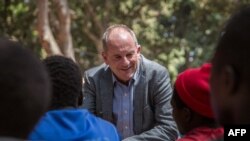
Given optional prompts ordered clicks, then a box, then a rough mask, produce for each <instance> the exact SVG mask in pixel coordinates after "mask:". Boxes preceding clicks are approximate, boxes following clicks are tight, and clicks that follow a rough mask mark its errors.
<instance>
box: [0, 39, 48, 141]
mask: <svg viewBox="0 0 250 141" xmlns="http://www.w3.org/2000/svg"><path fill="white" fill-rule="evenodd" d="M0 68H1V69H0V92H1V94H0V111H1V112H0V118H1V120H0V136H6V137H14V138H21V139H26V138H27V137H28V135H29V133H30V132H31V131H32V130H33V128H34V126H35V125H36V123H37V122H38V120H39V119H40V117H41V116H42V115H43V114H44V113H45V112H46V111H47V109H48V105H49V100H50V83H49V78H48V74H47V71H46V69H45V67H44V66H43V64H42V63H41V61H40V60H39V59H38V58H37V57H35V56H34V55H33V54H32V53H31V52H29V51H28V50H26V49H24V48H22V46H21V45H20V44H18V43H16V42H13V41H10V40H6V39H0Z"/></svg>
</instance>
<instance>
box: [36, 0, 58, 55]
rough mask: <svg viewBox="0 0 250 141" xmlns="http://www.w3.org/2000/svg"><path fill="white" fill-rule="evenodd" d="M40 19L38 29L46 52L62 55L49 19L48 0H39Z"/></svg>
mask: <svg viewBox="0 0 250 141" xmlns="http://www.w3.org/2000/svg"><path fill="white" fill-rule="evenodd" d="M37 8H38V20H37V29H38V35H39V39H40V42H41V44H42V47H43V48H44V49H45V51H46V53H47V54H48V55H49V56H50V55H55V54H58V55H62V52H61V51H60V49H59V47H58V45H57V43H56V41H55V38H54V36H53V34H52V32H51V29H50V26H49V19H48V10H49V8H48V0H38V2H37Z"/></svg>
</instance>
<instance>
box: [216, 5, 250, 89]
mask: <svg viewBox="0 0 250 141" xmlns="http://www.w3.org/2000/svg"><path fill="white" fill-rule="evenodd" d="M249 37H250V7H249V6H248V7H246V8H243V10H241V11H238V12H237V13H236V14H234V15H233V16H232V17H231V19H230V20H229V21H228V22H227V23H226V26H225V28H224V29H223V31H222V32H221V36H220V38H219V41H218V44H217V47H216V50H215V55H214V58H213V61H212V63H213V71H216V72H219V71H220V69H221V68H222V67H223V66H225V65H230V66H232V68H234V69H235V72H236V73H237V79H238V80H240V81H239V82H245V84H249V85H250V73H249V72H250V65H249V64H250V59H249V57H250V40H249ZM249 85H248V86H249Z"/></svg>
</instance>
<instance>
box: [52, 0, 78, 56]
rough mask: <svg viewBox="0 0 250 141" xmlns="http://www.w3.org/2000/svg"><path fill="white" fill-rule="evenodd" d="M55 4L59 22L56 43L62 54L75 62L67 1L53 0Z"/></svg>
mask: <svg viewBox="0 0 250 141" xmlns="http://www.w3.org/2000/svg"><path fill="white" fill-rule="evenodd" d="M53 2H54V3H55V8H56V12H57V15H58V20H59V29H60V30H59V31H58V32H59V33H58V34H57V36H56V37H57V41H58V44H59V47H60V48H61V51H62V52H63V54H64V55H65V56H67V57H69V58H71V59H73V60H75V55H74V50H73V45H72V36H71V32H70V24H71V19H70V10H69V7H68V3H67V0H53Z"/></svg>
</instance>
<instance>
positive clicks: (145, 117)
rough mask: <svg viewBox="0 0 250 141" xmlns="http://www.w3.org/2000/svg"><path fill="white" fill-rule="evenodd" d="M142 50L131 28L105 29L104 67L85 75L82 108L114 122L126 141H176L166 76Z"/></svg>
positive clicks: (96, 68)
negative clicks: (142, 53)
mask: <svg viewBox="0 0 250 141" xmlns="http://www.w3.org/2000/svg"><path fill="white" fill-rule="evenodd" d="M140 51H141V46H140V45H139V43H138V41H137V39H136V36H135V33H134V32H133V31H132V30H131V29H130V28H129V27H127V26H126V25H112V26H110V27H108V28H107V29H106V31H105V33H104V34H103V52H102V57H103V59H104V62H105V64H102V65H100V66H98V67H95V68H92V69H89V70H87V71H86V72H85V75H84V79H85V84H84V87H83V94H84V100H83V107H84V108H87V109H89V111H91V112H92V113H94V114H95V115H97V116H99V117H101V118H103V119H105V120H108V121H110V122H112V123H113V124H114V125H115V126H116V127H117V129H118V131H119V133H120V136H121V138H122V139H124V140H128V141H141V140H144V141H166V140H168V141H170V140H175V139H176V138H177V129H176V124H175V122H174V120H173V117H172V106H171V104H170V99H171V97H172V88H171V83H170V78H169V74H168V71H167V69H166V68H165V67H163V66H161V65H159V64H157V63H156V62H153V61H150V60H148V59H146V58H145V57H144V56H143V55H141V54H140Z"/></svg>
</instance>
